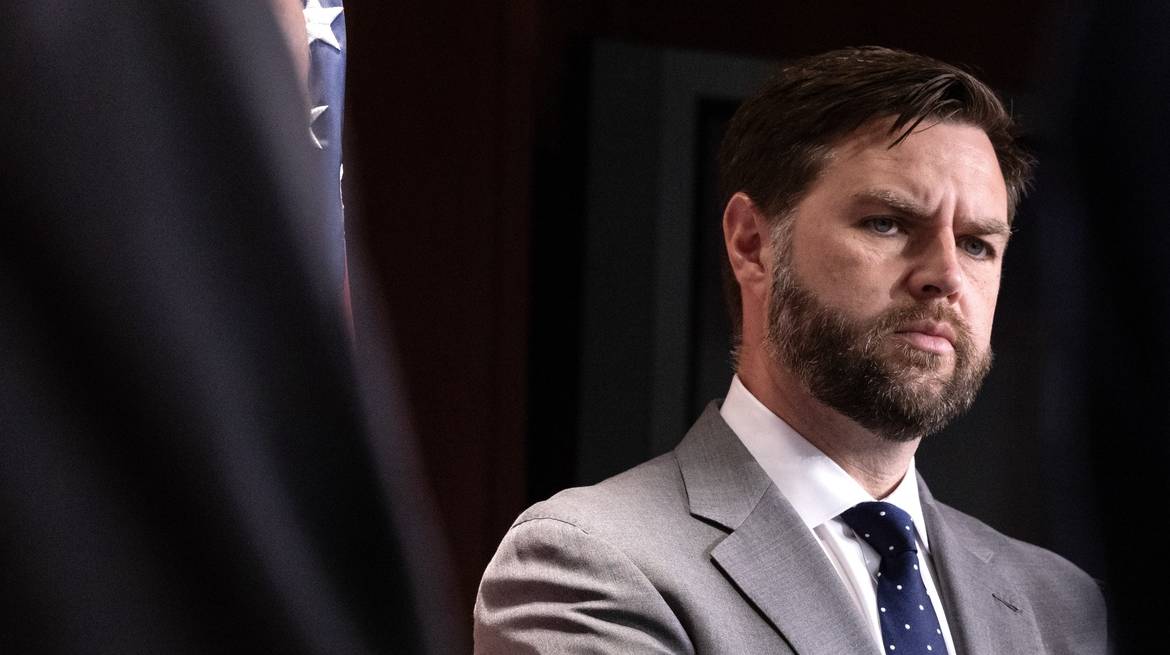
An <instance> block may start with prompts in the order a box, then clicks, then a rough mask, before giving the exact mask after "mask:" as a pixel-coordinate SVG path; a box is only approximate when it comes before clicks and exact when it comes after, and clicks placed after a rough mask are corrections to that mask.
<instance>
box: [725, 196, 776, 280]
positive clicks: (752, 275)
mask: <svg viewBox="0 0 1170 655" xmlns="http://www.w3.org/2000/svg"><path fill="white" fill-rule="evenodd" d="M723 245H724V246H725V247H726V248H727V260H728V261H729V262H730V263H731V272H732V275H734V276H735V279H736V280H737V281H738V282H739V289H740V294H741V295H742V296H746V295H748V294H751V295H754V296H756V297H757V298H762V297H764V296H765V295H766V294H767V293H768V285H769V282H770V279H771V277H770V275H769V266H770V264H769V258H770V253H768V252H767V251H768V250H769V249H770V248H771V237H770V232H769V228H768V222H767V217H766V216H764V212H763V211H762V210H761V209H760V208H759V207H758V206H757V205H756V203H754V202H752V199H751V198H749V197H748V196H747V194H745V193H743V192H742V191H740V192H737V193H736V194H735V195H733V196H731V199H730V200H728V201H727V207H725V208H724V209H723Z"/></svg>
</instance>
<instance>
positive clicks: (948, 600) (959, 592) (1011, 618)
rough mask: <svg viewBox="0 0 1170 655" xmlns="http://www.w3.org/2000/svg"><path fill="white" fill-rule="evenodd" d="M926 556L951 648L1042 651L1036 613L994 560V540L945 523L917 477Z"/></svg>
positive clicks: (972, 654)
mask: <svg viewBox="0 0 1170 655" xmlns="http://www.w3.org/2000/svg"><path fill="white" fill-rule="evenodd" d="M919 495H920V496H921V498H922V512H923V514H924V515H925V517H926V528H927V533H928V535H929V537H930V557H931V560H932V561H933V563H934V568H935V572H936V578H937V579H936V581H935V582H936V583H937V584H938V586H939V594H940V595H941V596H942V601H943V607H944V608H945V610H946V613H947V623H948V624H949V625H950V628H951V637H952V638H953V639H954V640H955V648H956V650H957V651H958V652H959V653H963V654H964V655H996V654H998V653H1039V652H1043V651H1044V646H1043V642H1042V641H1041V639H1040V630H1039V628H1038V626H1037V625H1036V620H1035V615H1034V614H1033V612H1032V611H1031V610H1030V608H1029V607H1028V606H1027V605H1026V604H1025V603H1024V600H1023V597H1022V595H1021V594H1020V593H1019V592H1018V591H1017V590H1016V588H1015V585H1013V584H1012V581H1011V580H1010V579H1008V577H1007V575H1006V573H1005V572H1003V571H1002V570H1001V567H998V566H996V565H995V563H994V559H995V550H994V544H993V543H991V544H989V543H987V540H986V539H979V538H978V537H977V536H976V535H973V534H971V533H970V532H969V531H968V530H966V529H964V527H963V526H961V525H959V524H957V523H955V522H952V521H948V520H947V517H946V514H945V513H944V511H943V509H942V508H940V507H939V505H938V503H937V502H936V501H935V500H934V497H933V496H931V494H930V491H929V490H928V489H927V488H926V484H925V483H924V482H922V478H921V477H919Z"/></svg>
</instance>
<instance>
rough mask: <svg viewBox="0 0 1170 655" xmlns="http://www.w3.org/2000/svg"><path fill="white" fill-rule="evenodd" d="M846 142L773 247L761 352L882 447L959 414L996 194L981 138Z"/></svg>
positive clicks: (953, 132) (973, 363) (965, 402)
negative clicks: (893, 143) (765, 351)
mask: <svg viewBox="0 0 1170 655" xmlns="http://www.w3.org/2000/svg"><path fill="white" fill-rule="evenodd" d="M888 125H889V123H888V122H887V121H874V122H872V123H870V124H868V125H867V126H865V127H863V128H861V129H859V130H858V131H857V132H855V133H854V134H853V135H851V136H850V137H848V138H846V139H844V140H843V141H842V142H841V143H840V144H838V146H837V147H835V148H834V149H833V155H832V157H831V159H830V161H829V162H828V163H827V164H826V166H825V168H824V170H823V171H822V173H821V175H820V177H818V179H817V180H816V181H815V182H814V183H813V185H812V187H811V188H810V189H809V192H808V194H806V196H805V197H804V198H803V200H801V202H800V203H799V204H797V206H796V207H795V208H794V210H793V214H792V215H791V216H790V217H788V218H787V219H785V220H786V221H790V222H788V223H781V225H780V226H779V227H778V228H777V229H776V230H775V234H774V235H773V244H772V245H773V252H774V253H775V254H774V258H775V262H776V263H775V267H774V270H773V279H772V290H771V297H770V299H769V308H768V333H767V336H766V346H767V347H768V349H769V351H770V352H771V353H772V356H773V357H774V359H775V360H776V361H777V362H778V363H779V364H781V365H783V366H785V367H786V368H788V369H789V370H790V371H792V372H793V374H794V375H795V376H796V377H797V378H798V379H799V380H800V381H801V382H802V383H803V384H804V385H805V387H806V388H807V389H808V390H809V391H810V393H812V394H813V396H814V397H816V398H817V399H818V400H820V401H821V402H823V403H825V404H826V405H828V406H830V407H833V408H834V409H836V410H837V411H839V412H841V413H842V414H844V415H845V416H848V417H850V418H852V419H853V420H855V421H856V422H857V423H859V424H860V425H862V426H864V427H866V428H868V429H870V430H873V431H874V432H876V433H877V434H879V435H881V436H883V437H885V438H889V439H893V440H909V439H914V438H917V437H921V436H923V435H925V434H928V433H931V432H935V431H937V430H939V429H941V428H942V427H943V426H945V425H946V424H947V423H948V422H949V421H950V420H951V419H953V418H954V417H955V416H957V415H959V414H960V413H962V412H963V411H966V409H967V408H968V407H969V406H970V404H971V402H973V400H974V398H975V394H976V392H977V391H978V388H979V386H980V384H981V383H982V380H983V378H984V376H985V375H986V373H987V370H988V368H989V367H990V363H991V348H990V342H991V323H992V316H993V315H994V313H995V301H996V296H997V295H998V292H999V279H1000V271H1001V265H1002V256H1003V251H1004V249H1005V248H1006V246H1007V240H1008V234H1009V227H1008V222H1007V190H1006V187H1005V185H1004V181H1003V176H1002V174H1001V173H1000V169H999V164H998V162H997V160H996V157H995V151H994V150H993V149H992V146H991V143H990V141H989V140H988V138H987V136H986V135H985V134H984V133H983V132H982V131H981V130H979V129H978V128H975V127H971V126H967V125H962V124H956V123H937V124H932V125H930V126H929V127H927V128H921V127H920V128H918V130H917V131H915V132H914V133H913V134H911V135H910V136H909V137H907V138H906V139H905V140H904V141H902V142H901V143H900V144H899V145H897V146H895V147H893V148H889V147H888V145H889V142H890V140H891V138H890V136H889V133H888V132H887V128H888Z"/></svg>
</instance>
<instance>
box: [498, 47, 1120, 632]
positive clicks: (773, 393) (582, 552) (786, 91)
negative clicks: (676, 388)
mask: <svg viewBox="0 0 1170 655" xmlns="http://www.w3.org/2000/svg"><path fill="white" fill-rule="evenodd" d="M1014 132H1015V127H1014V124H1013V120H1012V118H1011V116H1010V115H1008V114H1007V112H1006V111H1005V109H1004V107H1003V105H1002V103H1001V102H1000V100H999V99H998V98H997V97H996V96H995V94H994V93H993V92H992V91H991V90H990V89H988V88H987V87H986V86H985V85H983V84H982V83H981V82H979V81H978V80H976V79H975V78H974V77H972V76H971V75H969V74H967V73H965V72H963V71H961V70H959V69H957V68H955V67H953V66H950V65H947V64H944V63H941V62H938V61H935V60H931V59H928V58H926V57H920V56H917V55H912V54H909V53H904V52H898V51H892V50H887V49H882V48H858V49H847V50H841V51H834V52H830V53H825V54H823V55H818V56H814V57H809V58H805V59H802V60H798V61H795V62H792V63H790V64H789V65H786V66H784V67H783V68H782V69H781V70H780V71H779V72H778V73H777V75H776V77H775V78H774V79H773V80H772V81H771V82H769V83H768V84H767V85H766V86H765V87H764V89H763V90H761V92H760V93H759V94H757V95H756V96H755V97H753V98H751V99H749V100H748V101H747V102H745V103H744V104H743V106H741V107H740V109H739V110H738V112H737V113H736V115H735V117H734V118H733V119H732V121H731V124H730V126H729V128H728V132H727V136H726V138H725V140H724V143H723V146H722V149H721V152H720V180H721V186H722V187H723V192H724V197H725V199H726V205H725V210H724V214H723V235H724V243H725V246H726V251H727V255H728V263H729V266H728V269H729V272H730V277H729V280H728V282H729V284H728V290H729V297H728V300H729V306H730V307H731V310H732V313H733V320H734V322H735V324H736V328H737V330H736V331H737V335H736V337H737V343H736V344H735V356H736V375H735V377H734V378H733V379H732V381H731V384H730V388H729V390H728V392H727V397H726V398H725V399H723V400H722V401H715V402H712V403H711V404H710V405H709V406H708V408H707V410H706V411H705V412H704V413H703V415H702V416H701V417H700V418H699V419H698V421H697V422H696V423H695V425H694V426H693V427H692V428H691V430H690V431H689V432H688V433H687V434H686V436H685V437H683V439H682V441H681V443H680V444H679V445H678V446H677V447H676V448H675V449H674V451H673V452H671V453H668V454H666V455H663V456H661V457H658V458H656V459H653V460H651V461H649V462H647V463H645V464H643V465H641V466H638V467H636V468H634V469H631V470H630V471H627V472H625V473H622V474H620V475H618V476H615V477H613V478H610V479H609V480H606V481H604V482H601V483H599V484H597V485H594V486H591V487H583V488H577V489H570V490H567V491H564V492H562V493H560V494H557V495H556V496H554V497H553V498H551V499H550V500H548V501H545V502H542V503H538V504H537V505H535V506H533V507H532V508H530V509H529V510H527V511H526V512H524V514H522V515H521V516H520V518H519V519H518V520H517V521H516V522H515V524H514V525H513V526H512V528H511V529H510V531H509V532H508V534H507V535H506V536H505V538H504V540H503V543H501V545H500V547H499V549H498V551H497V552H496V555H495V557H494V558H493V560H492V562H491V563H490V564H489V566H488V568H487V571H486V572H485V573H484V577H483V581H482V583H481V585H480V590H479V597H478V600H477V604H476V614H475V620H476V624H475V647H476V651H477V652H479V653H483V654H499V655H504V654H511V653H577V652H604V653H610V652H612V653H627V652H639V653H642V652H655V653H705V654H707V655H710V654H712V653H728V654H739V653H799V654H801V655H816V654H823V655H840V654H844V653H850V654H852V653H879V652H880V653H887V655H902V654H903V653H915V654H921V653H930V654H938V655H941V654H943V653H952V654H954V653H962V654H964V655H967V654H976V655H999V654H1003V653H1062V654H1063V653H1084V654H1086V655H1088V654H1097V653H1103V652H1104V651H1105V649H1106V617H1105V604H1104V602H1103V598H1102V594H1101V591H1100V589H1099V588H1098V585H1097V583H1096V582H1095V581H1094V580H1093V579H1092V578H1090V577H1089V576H1088V575H1086V574H1085V573H1084V572H1082V571H1081V570H1080V569H1078V568H1077V567H1076V566H1074V565H1073V564H1072V563H1070V562H1068V561H1067V560H1065V559H1063V558H1061V557H1059V556H1058V555H1056V554H1054V553H1051V552H1049V551H1046V550H1043V549H1041V548H1038V547H1035V546H1032V545H1030V544H1026V543H1023V542H1020V541H1017V540H1014V539H1011V538H1010V537H1007V536H1005V535H1003V534H1000V533H999V532H997V531H995V530H994V529H993V528H991V527H989V526H987V525H986V524H984V523H982V522H981V521H979V520H977V519H975V518H974V517H971V516H968V515H966V514H963V513H961V512H959V511H957V510H955V509H954V508H952V507H949V506H947V505H945V504H943V503H941V502H939V501H938V500H936V499H934V498H933V497H932V495H931V494H930V491H929V490H928V488H927V486H926V484H925V482H924V481H923V479H922V477H921V476H920V475H919V474H918V472H917V470H916V468H915V465H914V454H915V452H916V450H917V448H918V445H919V443H920V442H921V440H922V439H923V438H924V437H925V436H926V435H928V434H931V433H933V432H936V431H938V430H939V429H941V428H942V427H943V426H944V425H946V423H947V422H949V421H950V420H951V419H953V418H954V417H955V416H957V415H959V414H960V413H962V412H964V411H966V409H967V408H968V407H969V406H970V404H971V403H972V402H973V400H974V398H975V395H976V393H977V391H978V389H979V387H980V384H981V383H982V380H983V377H984V375H985V374H986V373H987V371H988V368H989V367H990V364H991V347H990V342H991V327H992V318H993V315H994V311H995V306H996V300H997V298H998V293H999V283H1000V276H1001V272H1002V265H1003V256H1004V252H1005V249H1006V248H1007V245H1008V240H1009V237H1010V234H1011V223H1012V219H1013V217H1014V214H1015V209H1016V206H1017V203H1018V201H1019V199H1020V197H1021V195H1022V193H1023V190H1024V188H1025V186H1026V183H1027V180H1028V177H1029V172H1030V168H1031V166H1030V158H1029V157H1028V156H1027V155H1026V154H1025V153H1023V152H1022V151H1021V150H1020V149H1019V147H1018V146H1017V145H1016V143H1015V140H1014ZM986 429H988V430H994V429H996V428H995V426H994V425H989V426H987V428H986ZM971 447H972V448H977V447H979V444H971Z"/></svg>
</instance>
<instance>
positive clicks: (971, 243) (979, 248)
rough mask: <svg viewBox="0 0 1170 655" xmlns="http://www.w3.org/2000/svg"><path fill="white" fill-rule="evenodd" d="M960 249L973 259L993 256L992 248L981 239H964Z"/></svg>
mask: <svg viewBox="0 0 1170 655" xmlns="http://www.w3.org/2000/svg"><path fill="white" fill-rule="evenodd" d="M959 247H960V248H962V249H963V251H964V252H966V253H967V254H968V255H971V256H972V257H988V256H990V255H991V246H989V245H987V242H985V241H983V240H981V239H963V240H962V241H961V242H960V243H959Z"/></svg>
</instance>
